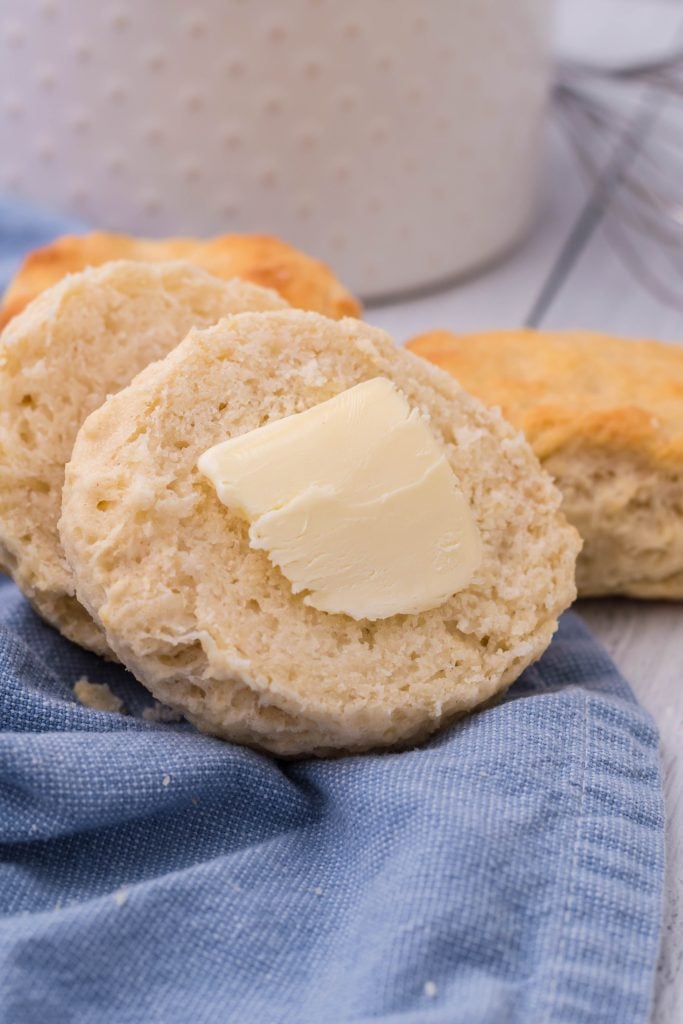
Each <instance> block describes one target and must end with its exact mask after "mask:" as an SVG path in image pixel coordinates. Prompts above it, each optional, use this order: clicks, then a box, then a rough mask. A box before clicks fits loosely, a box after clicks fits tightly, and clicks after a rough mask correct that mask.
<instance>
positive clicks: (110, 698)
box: [73, 676, 123, 713]
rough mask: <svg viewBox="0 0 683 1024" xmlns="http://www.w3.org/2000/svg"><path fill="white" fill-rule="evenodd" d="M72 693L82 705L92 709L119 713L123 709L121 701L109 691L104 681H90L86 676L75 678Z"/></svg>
mask: <svg viewBox="0 0 683 1024" xmlns="http://www.w3.org/2000/svg"><path fill="white" fill-rule="evenodd" d="M73 694H74V697H75V698H76V700H78V701H79V702H80V703H81V704H82V705H83V706H84V707H86V708H92V709H93V710H94V711H111V712H118V713H120V712H121V711H122V710H123V701H122V700H121V699H120V698H119V697H117V696H116V694H115V693H112V692H111V690H110V689H109V687H108V686H107V684H106V683H91V682H90V680H89V679H88V677H87V676H81V678H80V679H77V680H76V682H75V683H74V685H73Z"/></svg>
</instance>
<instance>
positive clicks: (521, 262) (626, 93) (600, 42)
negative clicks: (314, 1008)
mask: <svg viewBox="0 0 683 1024" xmlns="http://www.w3.org/2000/svg"><path fill="white" fill-rule="evenodd" d="M559 15H560V17H559V19H558V37H559V38H558V46H559V48H560V50H561V51H562V52H564V53H571V54H572V55H573V56H582V57H584V58H585V59H590V60H593V61H596V62H598V61H599V62H600V63H603V64H607V65H609V64H614V63H616V62H619V61H621V60H629V59H637V58H639V57H652V56H656V55H657V54H659V53H666V52H671V50H672V48H674V47H676V45H677V43H678V40H679V39H680V40H682V41H683V34H682V32H683V3H681V0H564V2H563V3H562V4H561V5H560V10H559ZM682 45H683V43H682ZM643 92H644V90H642V89H640V87H636V89H634V88H633V87H631V86H626V87H625V88H624V87H618V88H617V89H616V90H615V89H611V90H610V99H611V101H612V102H614V103H615V104H616V105H617V109H620V110H621V112H622V113H625V114H629V113H630V112H631V111H633V112H634V115H635V116H638V115H639V113H641V112H642V104H643V103H646V104H647V105H648V109H649V114H648V116H647V117H645V118H643V119H642V124H641V127H640V129H639V131H638V133H637V138H636V141H635V147H634V149H631V150H630V151H629V152H628V153H627V152H624V153H622V154H621V156H619V155H617V156H616V157H615V153H616V154H618V153H619V142H618V138H615V139H614V140H612V143H611V144H609V145H607V146H606V147H605V151H604V153H603V156H604V158H605V160H606V163H609V161H610V160H611V161H612V163H611V165H610V172H611V175H610V184H609V188H608V189H607V190H606V193H605V194H604V193H602V192H600V191H599V190H597V189H596V187H595V185H594V184H593V185H591V184H590V183H589V182H587V181H586V180H585V179H584V178H583V177H582V175H581V172H580V170H579V167H578V164H577V162H576V159H575V156H574V154H573V152H572V150H571V149H570V148H569V146H568V145H567V142H566V139H565V136H564V134H563V132H562V131H561V130H560V129H559V128H558V127H557V125H553V126H551V130H550V133H549V134H550V137H549V140H548V154H547V167H546V173H545V177H544V194H543V197H542V201H541V206H540V210H539V216H538V220H537V224H536V228H535V230H534V231H533V233H532V235H531V236H530V238H529V239H528V240H527V242H526V243H525V244H524V245H523V246H522V247H521V248H519V249H518V251H517V252H516V253H515V254H514V255H513V256H512V257H511V258H510V259H509V260H507V261H506V262H505V263H503V264H501V265H499V266H497V267H494V268H492V269H491V270H490V271H488V272H487V273H486V274H483V275H481V276H480V277H477V278H476V279H473V280H471V281H467V282H465V283H462V284H460V285H459V286H457V287H453V288H451V289H449V290H446V291H442V292H439V293H436V294H433V295H429V296H425V297H422V298H419V299H415V300H412V301H406V302H402V303H395V304H393V305H388V306H383V307H376V308H371V309H369V310H368V311H367V319H369V320H370V321H371V322H373V323H376V324H378V325H379V326H382V327H385V328H386V329H387V330H389V331H390V332H391V333H392V334H393V335H394V337H395V338H396V340H397V341H401V342H403V341H406V340H407V339H408V338H409V337H411V336H412V335H414V334H416V333H419V332H421V331H426V330H431V329H433V328H436V327H444V328H448V329H450V330H454V331H470V330H484V329H487V328H496V327H511V326H518V325H520V324H524V323H529V322H530V321H533V322H534V323H535V325H536V326H539V327H542V328H572V327H584V328H593V329H597V330H603V331H606V332H611V333H615V334H623V335H626V336H632V337H638V336H641V337H643V336H645V337H652V338H661V339H665V340H672V341H679V342H683V312H681V311H680V310H678V311H677V310H675V309H674V308H671V307H669V306H668V305H666V304H664V303H663V302H661V301H659V300H658V299H657V298H655V297H653V296H652V295H651V294H650V293H649V292H648V291H647V290H646V289H645V288H643V287H642V286H641V285H639V284H638V283H637V281H636V280H635V279H634V277H633V276H632V274H631V272H630V271H629V270H628V269H627V268H626V266H625V265H624V263H623V261H622V258H621V257H620V254H619V252H618V251H617V250H618V246H615V245H614V243H613V241H612V240H611V239H610V230H609V224H610V221H609V217H610V213H609V211H607V210H606V209H605V207H606V203H607V204H608V205H610V206H611V209H613V204H614V201H615V199H616V198H617V196H618V195H619V192H620V190H622V189H623V186H622V185H620V184H619V181H620V176H621V174H622V172H623V171H624V169H626V168H625V166H624V165H625V164H626V163H627V162H628V164H629V169H630V170H631V171H633V172H634V173H635V172H636V171H637V170H638V164H637V163H636V162H635V161H638V160H641V161H642V160H643V159H644V158H643V155H642V154H643V153H645V154H648V153H649V154H653V155H655V156H656V158H657V160H658V161H660V162H661V165H662V166H669V167H670V170H671V173H672V176H673V180H674V181H675V180H676V178H677V180H678V183H679V195H680V200H681V202H683V173H681V170H682V169H683V98H681V96H680V95H679V96H678V98H677V99H673V100H671V99H669V100H667V98H666V96H665V95H663V94H658V93H654V94H648V95H645V96H644V95H643ZM676 130H678V131H680V132H681V136H680V138H679V139H678V141H677V145H678V154H676V152H675V146H676V143H675V142H674V143H673V145H672V140H673V139H674V133H675V131H676ZM639 154H640V156H639ZM667 161H668V164H667ZM676 172H677V173H676ZM454 230H457V225H456V226H454ZM641 244H642V248H643V251H644V252H645V254H646V256H647V254H648V248H647V247H648V245H650V244H651V243H649V242H648V241H647V240H642V242H641ZM682 253H683V232H682V242H681V250H680V251H679V260H680V257H681V254H682ZM656 255H658V254H656V253H655V254H654V255H653V258H654V256H656ZM673 280H675V278H674V279H673ZM679 294H680V295H681V300H682V302H683V278H682V279H681V281H680V283H679ZM541 296H542V297H543V298H542V303H541V307H540V308H539V302H538V300H539V297H541ZM578 611H579V612H580V614H581V615H582V616H583V618H584V619H585V620H586V622H587V623H588V625H589V626H590V628H591V629H592V630H593V632H594V633H595V634H596V635H597V636H598V637H599V638H600V640H601V641H602V642H603V644H604V645H605V646H606V647H607V649H608V650H609V652H610V653H611V655H612V657H613V658H614V660H615V661H616V663H617V664H618V666H619V667H620V669H621V671H622V672H623V674H624V675H625V676H626V678H627V679H628V680H629V682H630V683H631V685H632V686H633V689H634V690H635V692H636V694H637V696H638V698H639V700H640V701H641V703H642V704H643V705H644V706H645V707H646V708H647V709H648V710H649V711H650V712H651V714H652V715H653V716H654V718H655V720H656V722H657V725H658V726H659V730H660V735H661V751H662V764H663V771H664V784H665V799H666V807H667V819H668V820H667V878H666V891H665V905H664V920H663V933H662V947H661V952H660V958H659V965H658V970H657V978H656V985H655V995H654V1004H653V1011H652V1024H680V1022H682V1021H683V605H676V604H669V605H666V604H660V603H656V602H638V601H628V600H623V601H612V600H603V601H590V602H581V603H580V604H579V605H578ZM530 1024H531V1022H530ZM615 1024H619V1022H618V1021H615Z"/></svg>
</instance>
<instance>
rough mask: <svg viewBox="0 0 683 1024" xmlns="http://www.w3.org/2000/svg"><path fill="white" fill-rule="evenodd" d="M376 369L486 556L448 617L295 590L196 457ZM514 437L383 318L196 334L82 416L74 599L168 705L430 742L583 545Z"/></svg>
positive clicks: (524, 639)
mask: <svg viewBox="0 0 683 1024" xmlns="http://www.w3.org/2000/svg"><path fill="white" fill-rule="evenodd" d="M377 376H386V377H388V378H389V379H390V380H393V381H394V383H395V384H396V385H397V387H398V388H399V389H401V391H402V392H403V393H404V394H405V396H406V398H407V399H408V401H409V403H410V404H411V405H412V406H413V407H415V408H417V409H419V410H420V411H421V413H422V414H423V415H424V416H426V417H427V418H428V420H429V422H430V423H431V427H432V430H433V431H434V435H435V437H436V438H437V440H438V443H439V444H440V445H442V446H443V450H444V452H445V454H446V457H447V458H448V461H449V463H450V465H451V467H452V469H453V471H454V473H455V475H456V477H457V478H458V480H459V481H460V484H461V487H462V489H463V491H464V494H465V496H466V498H467V501H468V503H469V505H470V508H471V509H472V512H473V515H474V517H475V520H476V523H477V526H478V528H479V531H480V534H481V538H482V544H483V559H482V563H481V566H480V568H479V570H478V571H477V573H476V574H475V577H474V579H473V581H472V582H471V583H470V584H469V586H468V587H467V588H465V589H464V590H462V591H460V592H459V593H457V594H455V595H454V596H453V597H451V598H449V599H448V600H447V601H446V602H445V603H444V604H443V605H441V606H440V607H439V608H436V609H432V610H430V611H427V612H422V613H419V614H415V615H395V616H392V617H391V618H388V619H384V620H380V621H376V622H369V621H363V620H361V621H356V620H354V619H351V618H350V617H348V616H346V615H342V614H328V613H326V612H322V611H318V610H316V609H315V608H312V607H310V606H308V605H306V604H304V601H303V597H302V595H294V594H293V593H292V589H291V586H290V585H289V583H288V581H287V580H286V579H285V578H284V576H283V575H282V574H281V572H280V571H279V570H278V569H277V568H276V567H275V566H273V565H272V564H271V562H270V561H269V559H268V557H267V555H266V554H265V552H263V551H260V550H254V549H252V548H251V547H250V545H249V540H248V524H247V523H246V522H245V521H244V520H243V519H241V518H239V517H238V516H237V515H236V514H235V513H233V512H232V511H231V510H230V509H228V508H226V507H225V506H224V505H222V504H221V502H220V501H219V500H218V498H217V495H216V492H215V490H214V488H213V487H212V486H211V484H210V483H209V482H208V480H206V478H204V477H203V476H202V474H201V473H200V472H199V470H198V469H197V459H198V457H199V455H200V454H201V453H202V452H203V451H205V450H206V449H207V448H209V447H211V446H212V445H214V444H216V443H218V442H219V441H223V440H226V439H227V438H229V437H233V436H236V435H237V434H240V433H244V432H245V431H248V430H252V429H254V428H256V427H258V426H260V425H262V424H264V423H266V422H269V421H271V420H275V419H279V418H281V417H283V416H288V415H291V414H293V413H297V412H302V411H303V410H304V409H307V408H310V407H311V406H313V405H316V404H318V403H319V402H322V401H325V400H326V399H328V398H331V397H332V396H333V395H335V394H339V393H340V392H341V391H343V390H345V389H346V388H349V387H351V386H353V385H354V384H358V383H360V382H362V381H364V380H370V379H372V378H374V377H377ZM559 506H560V495H559V492H558V491H557V490H556V488H555V487H554V486H553V484H552V481H551V480H550V477H549V476H548V475H547V474H545V473H544V472H543V471H542V470H541V468H540V466H539V464H538V461H537V459H536V458H535V456H534V454H533V452H532V451H531V449H530V447H529V445H528V444H527V443H526V441H525V440H524V438H523V437H522V435H521V434H519V433H518V432H516V431H515V430H514V429H513V428H512V427H511V426H510V425H509V424H507V423H506V422H505V421H504V420H503V419H502V417H501V416H500V415H499V414H498V413H497V412H494V411H490V410H488V409H486V408H485V407H484V405H483V404H482V403H481V402H479V401H478V400H476V399H473V398H472V397H470V396H469V395H467V394H466V393H465V392H463V391H462V390H461V388H460V387H459V386H458V385H457V384H456V383H455V382H454V381H453V380H452V378H450V377H449V376H448V375H447V374H445V373H443V372H441V371H440V370H437V369H436V368H434V367H431V366H429V365H428V364H427V363H426V362H424V361H423V360H419V359H417V358H416V357H415V356H413V355H411V354H410V353H408V352H405V351H402V350H400V349H397V348H396V347H395V346H394V345H393V343H392V342H391V340H390V339H389V338H388V336H387V335H386V334H384V332H383V331H380V330H377V329H375V328H372V327H370V326H368V325H367V324H363V323H361V322H360V321H357V320H350V319H347V320H341V321H337V322H335V321H331V320H327V319H326V318H324V317H321V316H318V315H316V314H313V313H302V312H299V311H294V310H288V311H284V312H276V313H263V314H259V315H252V314H248V313H246V314H242V315H239V316H234V317H230V318H227V319H225V320H223V321H221V322H220V323H219V324H218V325H216V326H214V327H212V328H209V329H207V330H203V331H192V332H191V333H190V334H189V335H188V337H187V338H186V339H185V340H184V341H183V342H182V343H181V344H180V345H179V346H178V347H177V348H176V349H175V350H174V351H173V352H172V353H171V354H170V355H169V356H168V357H167V358H166V359H165V360H163V362H159V363H156V364H154V365H153V366H149V367H148V368H147V369H146V370H144V371H143V372H142V373H141V374H140V375H139V376H138V378H137V379H136V380H135V381H134V382H133V383H132V384H131V385H130V387H128V388H126V389H125V390H124V391H121V392H120V393H119V394H118V395H116V396H115V397H113V398H112V399H111V400H110V401H109V402H107V403H105V405H103V406H102V407H101V408H100V409H98V410H97V411H96V412H94V413H93V414H92V415H91V416H90V417H89V418H88V420H87V421H86V422H85V424H84V425H83V427H82V429H81V431H80V433H79V436H78V440H77V442H76V445H75V447H74V452H73V457H72V460H71V463H70V464H69V466H68V468H67V473H66V482H65V488H64V498H63V514H62V520H61V535H62V540H63V543H64V546H65V551H66V554H67V557H68V559H69V561H70V563H71V564H72V565H73V567H74V570H75V573H76V577H77V580H78V595H79V598H80V599H81V600H82V601H83V603H84V604H85V606H86V607H87V608H88V610H89V611H90V613H91V614H92V615H94V616H95V617H96V618H97V620H98V622H99V623H101V625H102V626H103V628H104V629H105V630H106V635H107V639H108V641H109V643H110V644H111V646H112V648H113V649H114V651H115V652H116V654H117V655H118V656H119V657H120V659H121V660H122V661H123V662H124V664H126V665H127V666H128V668H130V669H131V670H132V671H133V672H134V673H135V675H136V676H137V677H138V679H140V681H142V682H144V683H145V684H146V685H147V686H148V687H149V689H150V690H151V691H152V693H153V694H154V696H155V697H156V698H157V699H158V700H160V701H163V702H164V703H166V704H168V705H170V706H171V707H174V708H177V709H178V710H179V711H181V712H182V713H183V714H185V715H186V716H187V717H188V718H190V720H191V721H192V722H194V723H195V725H197V726H198V727H199V728H200V729H203V730H205V731H207V732H209V733H213V734H215V735H218V736H222V737H224V738H226V739H230V740H234V741H236V742H239V743H243V744H247V745H251V746H254V747H258V748H262V749H266V750H269V751H272V752H274V753H276V754H280V755H302V754H318V755H332V754H338V753H341V752H358V751H364V750H368V749H371V748H374V747H377V748H379V747H393V746H401V745H405V744H408V743H414V742H417V741H419V740H421V739H423V738H424V737H426V736H427V735H428V734H429V733H431V732H433V731H434V730H435V729H436V728H438V727H439V726H440V725H442V724H443V723H445V722H448V721H449V720H451V719H452V718H453V717H455V716H456V715H459V714H462V713H463V712H465V711H467V710H469V709H471V708H473V707H475V706H476V705H478V704H480V703H482V702H483V701H486V700H488V699H489V698H491V697H492V696H493V695H494V694H496V693H499V692H500V691H502V690H504V689H505V688H506V687H507V686H508V685H509V684H510V683H511V682H512V681H513V680H514V679H516V678H517V676H518V675H519V674H520V672H521V671H522V670H523V669H524V668H525V667H526V666H527V665H528V664H529V663H530V662H531V661H533V660H534V659H536V658H537V657H538V656H539V655H540V654H541V653H542V652H543V650H544V649H545V648H546V646H547V645H548V643H549V641H550V639H551V637H552V635H553V633H554V631H555V629H556V624H557V617H558V614H559V613H560V612H561V611H562V610H563V609H564V608H566V607H567V605H569V604H570V602H571V601H572V599H573V597H574V593H575V589H574V564H575V558H576V553H577V550H578V547H579V541H578V537H577V535H576V532H575V530H574V529H573V528H571V527H570V526H568V525H567V523H566V520H565V519H564V516H563V515H562V514H561V512H560V510H559Z"/></svg>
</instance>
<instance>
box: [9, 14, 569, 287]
mask: <svg viewBox="0 0 683 1024" xmlns="http://www.w3.org/2000/svg"><path fill="white" fill-rule="evenodd" d="M548 7H549V0H344V2H343V3H338V2H333V0H286V2H283V0H258V2H255V0H254V2H249V0H195V3H193V4H186V3H180V2H178V0H144V2H134V0H118V2H115V3H108V2H102V3H93V2H91V0H3V3H2V6H1V7H0V190H2V191H5V192H10V193H15V194H17V195H20V196H23V197H26V198H29V199H34V200H37V201H39V202H41V203H43V204H48V205H50V206H52V207H55V208H57V209H59V210H64V211H67V212H71V213H74V214H76V215H77V216H79V217H80V218H82V219H84V220H87V221H89V222H90V223H92V224H93V225H96V226H98V227H107V228H111V229H118V230H124V231H130V232H134V233H138V234H149V235H163V234H169V233H173V234H183V233H188V234H198V235H208V234H215V233H218V232H223V231H264V232H271V233H276V234H280V235H282V236H283V237H284V238H286V239H288V240H289V241H291V242H293V243H295V244H298V245H300V246H302V247H303V248H305V249H308V250H309V251H311V252H313V253H315V254H316V255H318V256H320V257H322V258H323V259H325V260H327V261H329V262H330V263H331V264H332V265H333V266H334V267H335V269H336V270H337V271H338V273H339V274H340V275H341V277H342V278H343V279H344V280H345V281H346V282H347V284H348V285H350V286H351V287H352V288H354V289H355V290H357V291H358V292H360V293H361V294H363V295H365V296H366V297H368V296H377V295H379V294H384V293H389V292H396V291H398V290H402V289H410V288H416V287H420V286H423V285H427V284H431V283H435V282H438V281H439V280H442V279H446V278H449V277H452V276H454V275H456V274H460V273H463V272H464V271H466V270H469V269H471V268H473V267H475V266H477V265H479V264H481V263H483V262H486V261H488V260H490V259H491V258H492V257H494V256H495V255H496V254H498V253H499V252H500V251H502V250H503V249H505V248H506V247H507V246H509V245H510V244H511V243H512V242H513V241H514V240H515V239H516V238H517V237H518V236H519V235H520V233H521V232H522V231H523V229H524V227H525V225H526V224H527V222H528V219H529V215H530V211H531V209H532V204H533V197H534V190H535V183H536V172H537V166H538V154H539V134H540V133H539V127H540V123H541V118H542V111H543V106H544V98H545V90H546V52H547V51H546V43H547V38H546V30H547V21H548V18H547V15H548Z"/></svg>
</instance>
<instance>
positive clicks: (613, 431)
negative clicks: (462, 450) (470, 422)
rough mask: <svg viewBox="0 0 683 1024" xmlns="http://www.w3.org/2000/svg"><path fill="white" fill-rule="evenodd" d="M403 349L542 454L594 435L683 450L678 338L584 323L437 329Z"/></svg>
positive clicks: (665, 456) (608, 442)
mask: <svg viewBox="0 0 683 1024" xmlns="http://www.w3.org/2000/svg"><path fill="white" fill-rule="evenodd" d="M408 348H409V349H411V350H412V351H413V352H415V353H416V354H417V355H420V356H423V357H424V358H425V359H428V360H429V361H430V362H433V363H436V364H437V366H440V367H442V369H444V370H447V371H448V372H449V373H451V374H452V375H453V376H454V377H456V378H457V379H458V380H459V381H460V383H461V384H462V386H463V387H464V388H465V389H466V390H468V391H471V392H472V393H473V394H475V395H477V396H478V397H480V398H482V399H483V400H484V401H485V402H487V403H488V404H489V405H497V406H500V408H501V410H502V412H503V415H504V416H506V417H507V419H509V420H510V421H511V422H512V423H513V424H514V425H515V426H518V427H519V428H520V429H522V430H523V431H524V433H525V434H526V436H527V438H528V439H529V440H530V441H531V443H532V444H533V447H534V449H535V451H536V454H537V455H538V456H539V457H540V458H547V457H548V456H550V455H552V454H553V452H555V451H557V450H558V449H560V448H567V447H571V446H572V444H574V443H582V444H583V443H585V442H586V441H590V442H592V443H594V444H596V445H600V446H602V447H609V448H614V449H622V450H623V449H626V448H627V449H635V450H638V451H642V452H643V453H645V454H647V455H649V456H650V457H653V458H656V459H658V460H662V461H669V460H674V461H675V460H679V459H681V458H682V457H683V346H678V345H666V344H664V343H662V342H658V341H630V340H627V339H625V338H613V337H610V336H608V335H605V334H594V333H591V332H588V331H558V332H550V331H533V330H514V331H492V332H487V333H482V334H466V335H456V334H451V333H450V332H448V331H433V332H431V333H429V334H423V335H420V336H419V337H417V338H413V339H412V341H410V342H409V343H408Z"/></svg>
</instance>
